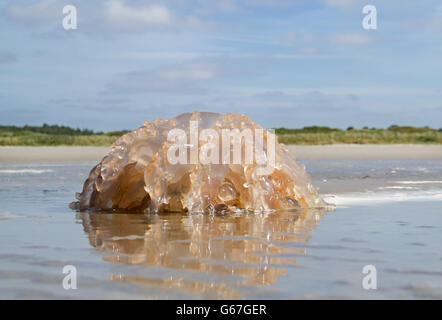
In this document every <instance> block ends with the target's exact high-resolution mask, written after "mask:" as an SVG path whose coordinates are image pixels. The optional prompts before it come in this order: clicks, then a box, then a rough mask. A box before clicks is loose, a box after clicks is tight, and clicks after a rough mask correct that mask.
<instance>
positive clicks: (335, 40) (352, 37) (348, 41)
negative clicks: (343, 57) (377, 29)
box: [330, 33, 374, 45]
mask: <svg viewBox="0 0 442 320" xmlns="http://www.w3.org/2000/svg"><path fill="white" fill-rule="evenodd" d="M330 41H331V43H332V44H344V45H364V44H369V43H372V42H374V38H373V37H372V36H369V35H366V34H363V33H341V34H335V35H332V36H331V37H330Z"/></svg>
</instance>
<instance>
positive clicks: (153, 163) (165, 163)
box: [71, 111, 325, 212]
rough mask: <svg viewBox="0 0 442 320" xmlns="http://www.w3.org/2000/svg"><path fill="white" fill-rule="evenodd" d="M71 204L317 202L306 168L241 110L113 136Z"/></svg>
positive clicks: (271, 206) (138, 208)
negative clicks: (104, 152)
mask: <svg viewBox="0 0 442 320" xmlns="http://www.w3.org/2000/svg"><path fill="white" fill-rule="evenodd" d="M76 198H77V200H78V201H76V202H73V203H72V204H71V208H74V209H77V210H82V211H84V210H88V211H112V212H158V211H189V212H217V211H224V212H235V211H239V210H246V211H254V212H264V211H272V210H277V209H294V208H320V207H324V206H325V202H324V201H323V200H322V199H321V197H320V196H319V195H318V191H317V189H316V188H315V187H314V186H313V185H312V183H311V181H310V177H309V175H308V174H307V172H306V170H305V167H304V166H303V165H301V164H299V163H297V162H296V159H295V157H294V156H293V155H292V154H291V153H290V152H289V151H288V149H287V148H286V147H285V146H284V145H283V144H280V143H278V139H277V137H276V135H275V134H274V133H273V132H271V130H265V129H264V128H263V127H261V126H260V125H258V124H256V123H255V122H253V121H252V120H251V119H250V118H248V117H247V116H245V115H242V114H232V113H228V114H219V113H212V112H197V111H195V112H193V113H184V114H181V115H179V116H177V117H176V118H173V119H171V120H164V119H156V120H153V121H152V122H150V123H148V122H145V123H144V126H142V127H140V128H138V129H135V130H133V131H131V132H129V133H127V134H125V135H123V136H122V137H121V138H119V139H118V140H117V141H116V142H115V143H114V144H113V145H112V146H111V148H110V151H109V153H108V154H107V155H106V156H105V157H104V158H103V159H102V160H101V162H100V163H98V164H97V165H96V166H95V167H93V168H92V170H91V171H90V173H89V177H88V178H87V179H86V181H85V182H84V186H83V191H82V192H81V193H77V194H76Z"/></svg>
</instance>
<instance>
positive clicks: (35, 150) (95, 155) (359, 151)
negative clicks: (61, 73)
mask: <svg viewBox="0 0 442 320" xmlns="http://www.w3.org/2000/svg"><path fill="white" fill-rule="evenodd" d="M288 148H289V149H290V150H291V151H292V152H293V153H294V154H295V155H296V157H297V158H299V159H303V160H304V159H305V160H311V159H438V158H442V145H416V144H407V145H405V144H393V145H378V144H371V145H370V144H365V145H356V144H334V145H323V146H295V145H290V146H288ZM108 151H109V147H81V146H76V147H68V146H58V147H20V146H17V147H16V146H14V147H0V162H64V161H99V160H100V159H101V158H102V157H103V156H104V155H106V153H107V152H108Z"/></svg>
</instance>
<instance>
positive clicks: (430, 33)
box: [0, 0, 442, 130]
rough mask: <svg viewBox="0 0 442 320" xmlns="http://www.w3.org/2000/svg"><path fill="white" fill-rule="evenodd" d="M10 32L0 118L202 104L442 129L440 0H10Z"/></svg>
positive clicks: (0, 18)
mask: <svg viewBox="0 0 442 320" xmlns="http://www.w3.org/2000/svg"><path fill="white" fill-rule="evenodd" d="M67 4H72V5H74V6H75V7H76V8H77V17H78V28H77V29H76V30H65V29H64V28H63V27H62V20H63V14H62V8H63V6H65V5H67ZM366 4H372V5H375V6H376V8H377V23H378V25H377V29H376V30H365V29H363V28H362V25H361V22H362V19H363V18H364V14H363V13H362V8H363V7H364V5H366ZM0 40H1V47H0V112H1V117H0V124H15V125H24V124H31V125H40V124H42V123H49V124H64V125H70V126H73V127H80V128H92V129H94V130H116V129H123V128H126V129H133V128H136V127H139V126H140V125H142V124H143V121H144V120H147V121H151V120H153V119H155V118H171V117H173V116H175V115H178V114H180V113H183V112H188V111H193V110H200V111H215V112H224V113H225V112H235V113H245V114H247V115H249V116H250V117H252V119H253V120H255V121H256V122H258V123H260V124H261V125H263V126H265V127H269V128H270V127H282V126H285V127H303V126H308V125H327V126H333V127H341V128H346V127H347V126H356V127H362V126H370V127H372V126H375V127H386V126H389V125H391V124H399V125H416V126H424V125H429V126H432V127H437V128H440V127H442V3H441V2H440V1H430V0H428V1H395V0H391V1H385V0H384V1H374V0H373V1H359V0H317V1H314V0H310V1H303V0H292V1H286V0H280V1H276V0H275V1H274V0H241V1H240V0H224V1H207V0H194V1H192V0H171V1H138V0H102V1H101V0H100V1H86V0H69V1H63V0H39V1H17V0H14V1H2V2H1V4H0Z"/></svg>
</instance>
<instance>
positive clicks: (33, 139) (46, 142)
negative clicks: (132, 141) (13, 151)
mask: <svg viewBox="0 0 442 320" xmlns="http://www.w3.org/2000/svg"><path fill="white" fill-rule="evenodd" d="M127 132H128V131H127V130H122V131H111V132H106V133H103V132H93V131H92V130H88V129H83V130H81V129H72V128H70V127H66V126H57V125H47V124H44V125H43V126H40V127H35V126H24V127H16V126H0V146H59V145H65V146H108V145H111V144H112V143H113V142H114V141H115V140H117V139H118V138H119V137H121V136H122V135H123V134H125V133H127Z"/></svg>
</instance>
